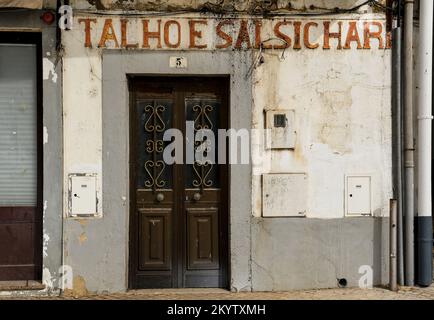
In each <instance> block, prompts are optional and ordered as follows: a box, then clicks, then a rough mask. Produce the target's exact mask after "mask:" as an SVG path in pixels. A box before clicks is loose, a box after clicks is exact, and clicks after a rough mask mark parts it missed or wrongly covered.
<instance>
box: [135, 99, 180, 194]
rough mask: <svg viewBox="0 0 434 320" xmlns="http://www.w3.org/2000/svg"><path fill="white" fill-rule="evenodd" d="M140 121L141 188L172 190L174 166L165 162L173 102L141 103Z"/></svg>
mask: <svg viewBox="0 0 434 320" xmlns="http://www.w3.org/2000/svg"><path fill="white" fill-rule="evenodd" d="M137 109H138V113H139V114H138V115H139V116H138V119H139V122H140V123H139V126H138V128H139V141H138V143H139V150H140V151H139V155H138V156H139V161H138V163H139V166H140V168H138V172H139V177H138V178H139V179H138V184H139V186H138V187H139V188H144V189H151V190H153V191H157V190H159V189H170V188H171V187H172V170H170V167H171V166H168V165H166V163H165V162H164V160H163V152H164V148H165V145H166V143H165V142H164V141H163V136H164V132H165V130H166V129H168V128H169V129H170V128H171V126H172V119H171V114H172V109H173V101H171V100H169V99H157V100H142V101H139V102H138V108H137Z"/></svg>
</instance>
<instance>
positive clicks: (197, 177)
mask: <svg viewBox="0 0 434 320" xmlns="http://www.w3.org/2000/svg"><path fill="white" fill-rule="evenodd" d="M185 104H186V119H187V121H190V122H191V123H193V124H194V133H195V136H196V134H197V133H198V131H199V130H211V131H212V132H213V133H214V141H209V140H207V139H205V138H204V139H202V140H201V141H195V142H194V151H195V154H196V152H198V153H200V154H202V155H203V156H204V157H205V159H207V157H208V155H209V154H211V152H212V154H213V155H214V156H213V157H212V158H213V159H212V160H211V161H207V160H198V159H195V162H194V164H193V165H188V166H186V187H187V188H194V189H200V190H204V189H207V188H218V187H219V179H218V171H219V170H218V165H217V164H216V159H218V148H217V146H218V127H219V109H220V101H219V100H218V99H216V98H187V99H186V102H185ZM211 148H214V149H213V150H212V149H211Z"/></svg>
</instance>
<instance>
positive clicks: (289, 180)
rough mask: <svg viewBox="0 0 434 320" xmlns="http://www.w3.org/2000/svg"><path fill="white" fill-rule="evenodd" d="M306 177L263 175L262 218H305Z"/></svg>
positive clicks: (298, 174)
mask: <svg viewBox="0 0 434 320" xmlns="http://www.w3.org/2000/svg"><path fill="white" fill-rule="evenodd" d="M307 187H308V184H307V175H306V174H304V173H294V174H264V175H263V198H262V205H263V217H264V218H272V217H305V216H306V212H307V200H308V190H307Z"/></svg>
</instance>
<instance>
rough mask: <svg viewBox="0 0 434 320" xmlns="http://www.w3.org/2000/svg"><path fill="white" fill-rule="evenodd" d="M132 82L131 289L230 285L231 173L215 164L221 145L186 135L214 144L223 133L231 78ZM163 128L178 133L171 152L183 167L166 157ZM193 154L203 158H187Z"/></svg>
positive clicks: (162, 79) (226, 117) (225, 167)
mask: <svg viewBox="0 0 434 320" xmlns="http://www.w3.org/2000/svg"><path fill="white" fill-rule="evenodd" d="M129 85H130V99H131V112H130V115H131V121H130V123H131V126H130V127H131V131H130V136H131V139H130V163H131V167H130V168H131V170H130V179H131V192H130V194H131V202H130V203H131V214H130V239H131V241H130V275H129V286H130V288H133V289H138V288H181V287H227V279H228V275H227V270H228V265H227V264H228V249H227V247H228V234H227V229H228V227H227V223H228V210H227V202H228V196H227V195H228V188H227V187H228V183H227V180H228V168H227V166H226V165H225V164H222V165H218V164H216V160H217V159H218V156H219V154H218V153H217V148H215V146H216V145H218V144H217V143H218V141H216V144H215V145H214V146H213V145H211V144H210V140H208V137H209V135H208V134H207V135H204V136H203V137H200V139H196V140H197V141H196V142H195V141H194V137H195V136H193V137H191V136H189V135H188V133H189V132H190V133H193V134H197V133H198V131H199V130H201V129H205V130H210V131H209V132H212V133H214V134H215V138H216V139H217V138H218V134H217V130H218V129H227V122H228V114H227V110H228V81H227V79H226V78H219V79H213V78H170V77H161V78H146V77H140V78H131V79H130V82H129ZM168 129H178V130H179V132H181V133H182V137H181V139H182V141H181V142H180V145H181V149H182V150H179V149H175V151H174V153H172V156H174V155H176V156H177V157H176V159H183V161H182V163H178V162H179V161H178V162H176V163H174V164H168V163H166V162H165V161H164V159H163V154H164V149H165V148H166V147H167V146H168V145H169V144H171V143H173V142H174V140H173V139H172V141H164V139H163V136H164V133H165V132H166V130H168ZM209 132H208V133H209ZM189 151H193V153H191V152H190V153H188V152H189ZM178 152H181V153H180V154H178ZM194 152H195V153H196V154H197V155H198V154H199V153H201V154H202V157H196V159H194V161H191V159H190V158H189V157H191V155H192V154H193V155H194ZM180 155H182V157H181V156H180ZM189 159H190V160H189Z"/></svg>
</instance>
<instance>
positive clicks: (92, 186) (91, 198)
mask: <svg viewBox="0 0 434 320" xmlns="http://www.w3.org/2000/svg"><path fill="white" fill-rule="evenodd" d="M96 178H97V175H96V174H70V175H69V205H68V216H69V217H77V218H78V217H88V218H92V217H98V199H97V192H96V184H97V179H96Z"/></svg>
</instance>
